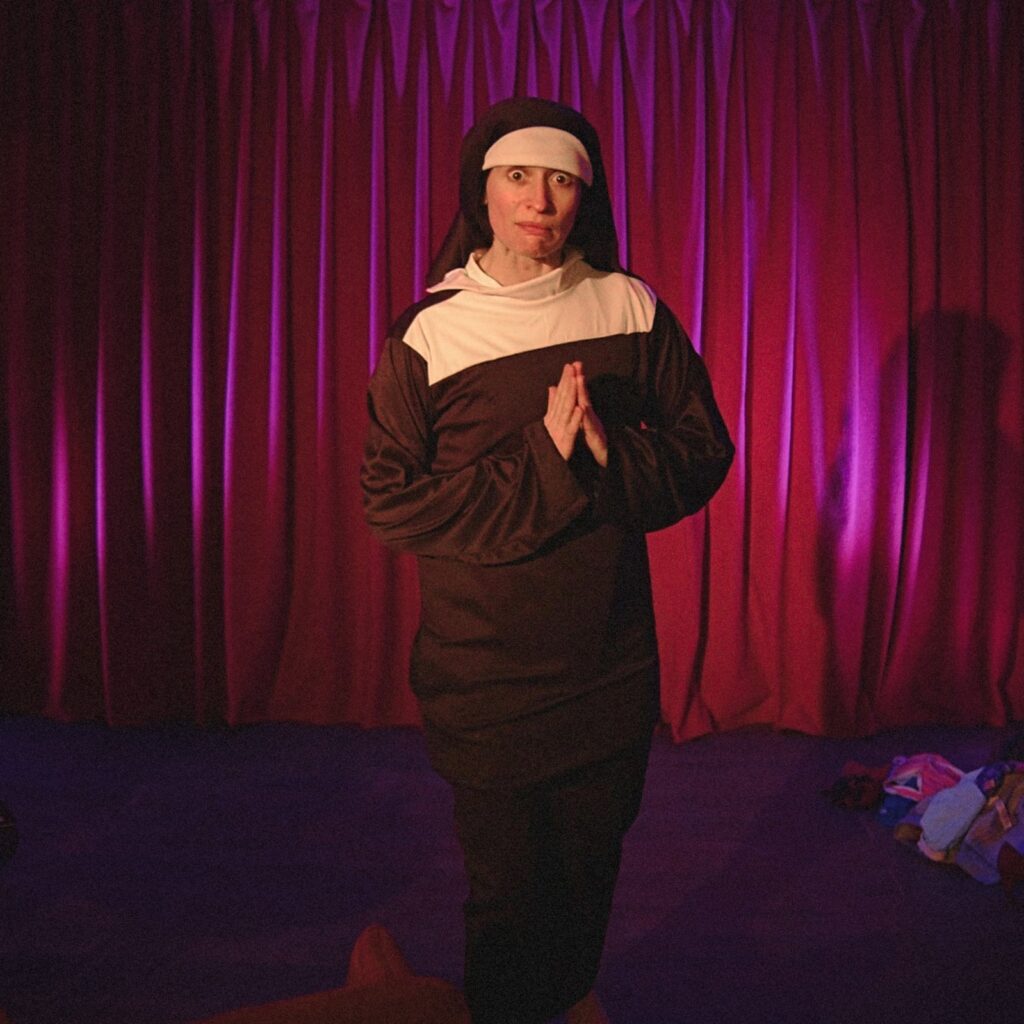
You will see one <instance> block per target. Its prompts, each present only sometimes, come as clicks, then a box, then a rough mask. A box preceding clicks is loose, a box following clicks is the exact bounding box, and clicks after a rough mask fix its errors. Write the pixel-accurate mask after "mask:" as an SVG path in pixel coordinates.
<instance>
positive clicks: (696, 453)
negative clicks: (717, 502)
mask: <svg viewBox="0 0 1024 1024" xmlns="http://www.w3.org/2000/svg"><path fill="white" fill-rule="evenodd" d="M651 335H652V336H651V342H650V348H649V352H648V359H649V363H648V366H647V372H646V377H647V380H646V391H645V394H644V398H643V406H642V416H641V418H642V421H643V422H642V425H641V426H640V427H634V426H615V425H613V426H611V427H610V429H609V431H608V434H609V438H608V440H609V460H608V467H607V469H606V471H605V472H604V473H603V474H602V475H601V476H602V479H601V482H600V485H599V489H598V495H597V501H596V514H597V516H598V517H599V518H603V519H608V520H612V521H615V522H619V523H621V524H623V525H625V526H627V527H632V528H636V529H642V530H645V531H651V530H660V529H662V528H663V527H666V526H670V525H671V524H672V523H675V522H677V521H678V520H680V519H682V518H683V517H684V516H688V515H692V514H693V513H694V512H696V511H698V510H699V509H701V508H703V507H704V505H705V504H707V502H708V501H709V500H710V499H711V497H712V495H713V494H714V493H715V491H717V490H718V488H719V487H720V486H721V484H722V481H723V480H724V479H725V475H726V473H727V471H728V469H729V466H730V464H731V463H732V458H733V454H734V448H733V444H732V441H731V440H730V438H729V433H728V431H727V429H726V426H725V423H724V421H723V420H722V416H721V414H720V413H719V411H718V406H717V405H716V404H715V398H714V395H713V393H712V390H711V381H710V379H709V377H708V373H707V370H706V368H705V366H704V362H703V360H702V359H701V358H700V356H699V355H698V354H697V353H696V351H695V350H694V348H693V346H692V344H691V343H690V340H689V338H687V336H686V334H685V333H684V332H683V330H682V328H681V327H680V326H679V323H678V321H677V320H676V318H675V317H674V316H673V315H672V313H671V312H670V311H669V309H668V308H667V307H666V306H665V305H664V304H663V303H661V302H659V303H658V306H657V310H656V314H655V319H654V324H653V326H652V332H651ZM600 411H601V410H600V409H599V408H598V412H599V413H600Z"/></svg>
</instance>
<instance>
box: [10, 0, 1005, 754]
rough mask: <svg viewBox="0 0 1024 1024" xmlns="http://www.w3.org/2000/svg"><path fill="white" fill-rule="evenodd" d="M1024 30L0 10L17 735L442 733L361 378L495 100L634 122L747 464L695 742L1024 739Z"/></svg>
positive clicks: (666, 613) (686, 9) (657, 237)
mask: <svg viewBox="0 0 1024 1024" xmlns="http://www.w3.org/2000/svg"><path fill="white" fill-rule="evenodd" d="M1022 54H1024V7H1022V5H1021V4H1019V3H1015V2H1011V0H1005V2H1000V0H987V2H983V0H943V2H939V0H936V2H923V0H919V2H914V0H887V2H878V0H874V2H869V0H845V2H840V0H771V2H760V0H759V2H751V0H746V2H745V0H662V2H658V0H589V2H588V0H535V2H528V0H495V2H492V3H485V2H471V0H423V2H416V0H390V2H387V3H384V2H372V0H339V2H336V3H330V2H328V0H248V2H243V0H237V2H230V0H228V2H222V0H178V2H175V3H170V4H167V3H160V2H156V0H153V2H145V0H119V2H113V3H109V4H94V3H89V2H86V0H79V2H68V0H37V2H35V3H32V4H13V3H12V4H4V5H2V7H0V75H2V87H3V91H2V96H3V100H2V108H0V109H2V113H0V117H2V122H0V130H2V136H0V146H2V150H0V174H2V178H0V189H2V197H3V210H4V216H3V229H2V241H0V260H2V273H0V330H2V334H3V354H2V361H0V365H2V371H0V372H2V374H3V381H2V384H3V389H2V394H3V403H4V415H3V417H2V425H0V430H2V435H0V459H2V465H3V486H2V488H0V559H2V564H0V599H2V603H3V612H2V618H0V637H2V642H3V650H2V664H0V671H2V678H0V712H14V713H32V714H45V715H48V716H52V717H54V718H60V719H69V720H77V719H87V718H98V719H102V720H106V721H108V722H110V723H114V724H126V723H140V722H149V721H160V720H169V719H185V720H196V721H204V722H205V721H220V720H226V721H228V722H231V723H242V722H252V721H260V720H267V719H275V720H276V719H294V720H299V721H307V722H357V723H362V724H364V725H379V724H394V723H412V722H415V721H416V709H415V704H414V701H413V699H412V697H411V695H410V693H409V691H408V688H407V684H406V680H405V670H406V659H407V650H408V644H409V641H410V638H411V635H412V632H413V630H414V627H415V620H416V605H417V594H416V584H415V568H414V566H413V565H412V564H411V562H410V561H409V560H407V559H405V558H401V557H397V558H396V557H394V556H392V555H390V554H389V553H387V552H386V551H384V550H383V549H382V548H381V547H380V546H379V545H378V544H377V543H376V542H375V541H374V540H373V539H372V538H371V537H370V535H369V534H368V531H367V529H366V527H365V526H364V524H363V519H362V513H361V504H360V495H359V488H358V466H359V461H360V455H361V445H362V440H363V432H364V423H365V402H364V394H365V389H366V384H367V380H368V375H369V372H370V370H371V367H372V366H373V363H374V360H375V357H376V354H377V350H378V346H379V344H380V342H381V339H382V337H383V334H384V331H385V329H386V327H387V325H388V323H389V321H390V320H391V319H392V318H393V317H395V316H397V314H398V313H399V312H400V311H401V310H402V308H403V307H404V306H406V305H407V304H408V303H409V302H411V301H412V300H413V299H414V298H416V297H418V296H419V295H420V294H421V292H422V285H423V278H424V274H425V271H426V267H427V263H428V261H429V257H430V254H431V252H432V250H433V249H434V248H435V247H436V246H437V245H438V243H439V242H440V239H441V238H442V237H443V234H444V232H445V229H446V228H447V225H448V223H449V220H450V218H451V215H452V213H453V212H454V204H455V201H456V195H455V188H456V159H455V157H456V152H457V147H458V144H459V140H460V138H461V136H462V134H463V132H464V130H465V129H466V128H467V127H468V125H469V124H470V123H472V121H473V119H474V117H475V115H476V114H477V113H479V112H480V111H481V110H482V109H483V108H484V107H485V106H486V105H487V104H489V103H490V102H492V101H494V100H497V99H500V98H504V97H506V96H510V95H513V94H517V95H525V94H533V95H540V96H546V97H550V98H554V99H560V100H562V101H564V102H568V103H571V104H573V105H575V106H577V107H579V108H580V109H582V110H583V112H584V113H585V114H586V115H587V116H588V117H589V118H590V119H591V120H592V121H593V122H594V124H595V125H596V126H597V128H598V130H599V132H600V134H601V137H602V140H603V146H604V149H605V160H606V165H607V168H608V172H609V178H610V184H611V188H612V192H613V202H614V208H615V214H616V218H617V221H618V225H619V230H620V234H621V239H622V257H623V261H624V262H625V263H626V264H627V265H629V266H630V267H631V268H632V269H633V270H634V271H635V272H636V273H638V274H640V275H641V276H642V277H644V278H645V279H646V280H648V281H649V282H650V283H651V284H652V285H653V286H654V287H655V288H656V289H657V291H658V292H659V293H660V294H661V295H662V296H663V297H664V298H665V299H666V300H667V301H668V303H669V305H670V306H671V307H672V308H673V309H674V310H675V311H676V313H677V314H678V316H679V317H680V319H681V321H682V322H683V324H684V325H685V326H686V327H687V328H688V330H689V331H690V333H691V334H692V336H693V338H694V341H695V344H696V345H697V347H698V349H699V350H700V351H701V352H702V353H703V355H704V357H705V359H706V361H707V363H708V365H709V367H710V370H711V374H712V378H713V380H714V382H715V387H716V393H717V395H718V398H719V401H720V404H721V406H722V410H723V413H724V415H725V417H726V420H727V422H728V423H729V425H730V428H731V430H732V432H733V435H734V438H735V440H736V443H737V449H738V451H737V460H736V463H735V465H734V467H733V470H732V472H731V474H730V477H729V479H728V481H727V482H726V485H725V487H724V489H723V491H722V492H721V493H720V494H719V495H718V497H717V498H716V499H715V500H714V502H713V503H712V505H711V507H710V509H709V510H708V511H707V512H705V513H701V514H699V515H697V516H695V517H693V518H692V519H690V520H687V521H686V522H684V523H682V524H680V525H678V526H676V527H673V528H671V529H669V530H666V531H663V532H662V533H659V534H656V535H653V536H652V537H651V539H650V548H651V553H652V559H653V566H654V574H655V588H656V605H657V613H658V620H659V630H660V642H661V648H662V656H663V708H664V717H665V720H666V722H667V723H668V725H669V726H670V728H671V731H672V734H673V735H674V736H675V737H676V738H682V737H688V736H694V735H698V734H700V733H703V732H706V731H709V730H719V729H729V728H734V727H738V726H742V725H747V724H757V723H761V724H770V725H772V726H774V727H778V728H792V729H799V730H804V731H807V732H811V733H816V734H839V733H850V732H870V731H874V730H878V729H882V728H886V727H889V726H895V725H899V724H907V723H911V722H923V721H929V722H939V721H941V722H950V723H960V724H968V723H989V724H1000V723H1003V722H1005V721H1007V720H1012V719H1021V718H1024V640H1022V636H1021V627H1022V621H1024V576H1022V572H1024V570H1022V565H1021V561H1022V557H1021V556H1022V526H1021V509H1022V504H1024V503H1022V499H1024V260H1022V252H1024V209H1022V206H1024V203H1022V195H1024V180H1022V172H1021V168H1022V165H1024V160H1022V157H1024V130H1022V127H1024V126H1022V122H1024V78H1022V64H1024V59H1022Z"/></svg>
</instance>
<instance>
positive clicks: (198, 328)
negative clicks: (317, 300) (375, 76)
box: [188, 74, 208, 719]
mask: <svg viewBox="0 0 1024 1024" xmlns="http://www.w3.org/2000/svg"><path fill="white" fill-rule="evenodd" d="M204 81H205V80H204V77H203V76H202V75H201V74H200V75H197V76H196V109H197V110H202V109H203V106H204V100H205V89H204ZM205 175H206V141H205V132H203V131H200V130H197V131H196V133H195V195H194V198H193V211H192V252H191V256H192V301H191V346H190V354H189V404H188V416H189V434H190V451H189V457H190V465H189V470H190V480H191V487H192V492H191V513H192V521H191V527H192V531H191V532H192V536H191V541H192V552H191V554H192V615H191V625H192V629H193V638H192V667H193V671H194V672H195V681H196V684H195V697H194V702H195V708H196V712H197V717H198V718H200V719H202V718H203V707H204V703H205V688H206V673H205V669H204V658H203V648H204V643H205V634H204V622H203V604H204V592H203V573H202V571H201V567H202V566H203V565H204V564H205V544H204V536H203V520H204V518H205V507H206V500H205V499H206V490H205V484H204V466H205V464H206V458H205V451H206V431H205V429H204V417H205V415H206V403H205V384H204V381H205V368H204V363H205V358H204V337H205V329H206V328H205V322H206V303H205V296H206V294H207V289H208V285H207V272H206V244H207V240H206V204H207V194H206V177H205Z"/></svg>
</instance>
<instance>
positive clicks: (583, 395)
mask: <svg viewBox="0 0 1024 1024" xmlns="http://www.w3.org/2000/svg"><path fill="white" fill-rule="evenodd" d="M576 401H577V402H579V404H580V405H582V406H583V408H584V409H589V408H591V407H592V406H591V402H590V392H589V391H588V390H587V378H586V376H585V375H584V373H583V368H582V367H580V372H579V374H578V375H577V377H576Z"/></svg>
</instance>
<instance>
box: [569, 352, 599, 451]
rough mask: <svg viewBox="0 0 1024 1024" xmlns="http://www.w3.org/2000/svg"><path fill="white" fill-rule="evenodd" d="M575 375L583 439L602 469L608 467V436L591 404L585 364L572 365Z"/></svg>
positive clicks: (576, 363)
mask: <svg viewBox="0 0 1024 1024" xmlns="http://www.w3.org/2000/svg"><path fill="white" fill-rule="evenodd" d="M572 368H573V374H574V376H575V378H576V404H577V405H578V406H579V408H580V409H581V410H582V412H583V419H582V422H581V425H580V427H581V429H582V431H583V439H584V440H585V441H586V442H587V447H588V448H589V449H590V454H591V455H593V456H594V461H595V462H596V463H597V464H598V465H599V466H600V467H601V468H602V469H605V468H607V466H608V435H607V434H606V433H605V432H604V424H603V423H602V422H601V420H600V417H599V416H598V415H597V413H596V412H595V411H594V407H593V405H591V404H590V394H589V392H588V391H587V378H586V377H585V376H584V373H583V364H582V363H581V362H579V361H577V362H575V363H573V364H572Z"/></svg>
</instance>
